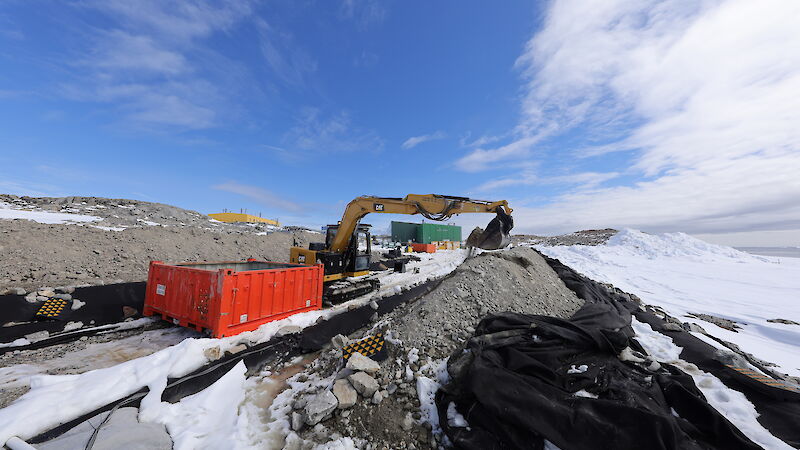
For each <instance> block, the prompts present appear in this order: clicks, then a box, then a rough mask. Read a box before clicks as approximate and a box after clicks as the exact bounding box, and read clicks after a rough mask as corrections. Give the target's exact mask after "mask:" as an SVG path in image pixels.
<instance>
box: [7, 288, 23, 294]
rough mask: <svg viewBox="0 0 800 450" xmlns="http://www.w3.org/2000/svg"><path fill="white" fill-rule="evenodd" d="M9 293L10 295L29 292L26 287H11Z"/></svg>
mask: <svg viewBox="0 0 800 450" xmlns="http://www.w3.org/2000/svg"><path fill="white" fill-rule="evenodd" d="M8 293H9V294H10V295H25V294H26V293H27V291H26V290H25V289H22V288H11V289H9V290H8Z"/></svg>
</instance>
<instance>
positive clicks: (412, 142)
mask: <svg viewBox="0 0 800 450" xmlns="http://www.w3.org/2000/svg"><path fill="white" fill-rule="evenodd" d="M446 137H447V134H446V133H445V132H444V131H441V130H440V131H436V132H435V133H431V134H423V135H422V136H413V137H410V138H408V139H406V141H405V142H403V145H402V147H403V148H404V149H406V150H408V149H411V148H414V147H416V146H418V145H419V144H422V143H423V142H428V141H435V140H437V139H444V138H446Z"/></svg>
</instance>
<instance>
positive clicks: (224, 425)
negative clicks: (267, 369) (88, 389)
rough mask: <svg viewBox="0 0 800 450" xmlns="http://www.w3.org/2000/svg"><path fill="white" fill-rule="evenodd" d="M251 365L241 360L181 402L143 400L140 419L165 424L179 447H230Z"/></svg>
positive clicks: (188, 449) (177, 447)
mask: <svg viewBox="0 0 800 450" xmlns="http://www.w3.org/2000/svg"><path fill="white" fill-rule="evenodd" d="M246 371H247V367H246V366H245V365H244V361H239V362H238V363H237V364H236V365H235V366H234V367H233V368H232V369H231V370H230V371H228V373H226V374H225V375H223V376H222V378H220V379H219V380H217V381H216V382H215V383H214V384H212V385H211V386H209V387H207V388H206V389H204V390H202V391H200V392H198V393H197V394H194V395H190V396H188V397H184V398H183V399H181V401H180V402H178V403H174V404H173V403H167V402H162V401H160V398H154V397H149V396H148V397H146V398H145V400H146V401H147V402H148V404H147V405H145V400H142V408H141V412H140V413H139V420H140V421H142V422H158V423H163V424H164V425H166V427H167V431H168V432H169V434H170V436H171V437H172V441H173V448H174V449H175V450H184V449H185V450H191V449H195V448H230V447H231V443H232V442H233V441H234V438H235V435H236V423H237V420H238V416H239V404H240V403H242V402H243V401H244V383H245V372H246Z"/></svg>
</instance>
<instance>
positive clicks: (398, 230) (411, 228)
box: [392, 221, 419, 242]
mask: <svg viewBox="0 0 800 450" xmlns="http://www.w3.org/2000/svg"><path fill="white" fill-rule="evenodd" d="M418 227H419V224H418V223H409V222H394V221H392V241H394V242H408V241H411V242H416V240H417V228H418Z"/></svg>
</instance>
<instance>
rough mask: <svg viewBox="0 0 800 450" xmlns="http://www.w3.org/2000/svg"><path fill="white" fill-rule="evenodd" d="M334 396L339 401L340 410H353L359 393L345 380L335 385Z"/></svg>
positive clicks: (340, 380)
mask: <svg viewBox="0 0 800 450" xmlns="http://www.w3.org/2000/svg"><path fill="white" fill-rule="evenodd" d="M333 395H335V396H336V399H337V400H338V401H339V409H347V408H351V407H352V406H353V405H355V404H356V401H357V400H358V392H356V390H355V389H354V388H353V386H352V385H350V382H349V381H347V380H345V379H344V378H342V379H339V380H336V382H335V383H333Z"/></svg>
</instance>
